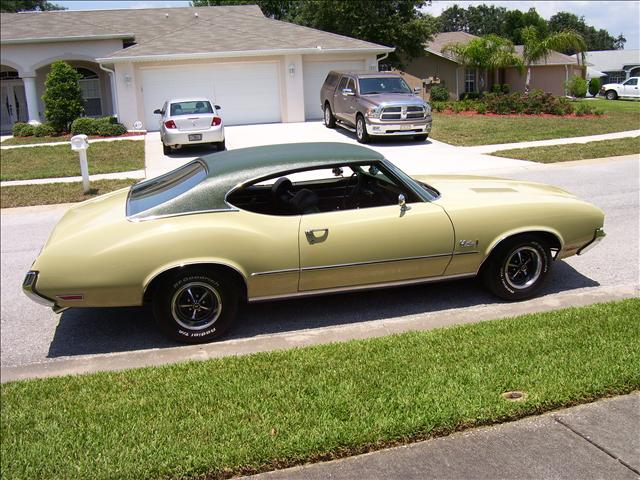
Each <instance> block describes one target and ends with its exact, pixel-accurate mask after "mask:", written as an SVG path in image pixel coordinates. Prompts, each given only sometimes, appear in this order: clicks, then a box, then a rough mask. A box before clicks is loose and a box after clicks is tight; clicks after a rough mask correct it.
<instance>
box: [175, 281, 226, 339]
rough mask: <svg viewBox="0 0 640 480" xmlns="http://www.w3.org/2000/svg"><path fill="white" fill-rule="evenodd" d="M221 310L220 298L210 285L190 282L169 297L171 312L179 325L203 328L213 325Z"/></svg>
mask: <svg viewBox="0 0 640 480" xmlns="http://www.w3.org/2000/svg"><path fill="white" fill-rule="evenodd" d="M221 312H222V298H221V297H220V293H218V291H217V290H216V289H215V287H213V286H212V285H210V284H208V283H204V282H191V283H187V284H185V285H183V286H182V287H180V288H179V289H178V290H177V291H176V293H175V294H174V295H173V297H172V299H171V313H172V315H173V318H174V320H175V321H176V323H178V324H179V325H180V326H181V327H184V328H186V329H188V330H204V329H205V328H208V327H210V326H211V325H213V324H214V323H215V322H216V320H218V317H219V316H220V313H221Z"/></svg>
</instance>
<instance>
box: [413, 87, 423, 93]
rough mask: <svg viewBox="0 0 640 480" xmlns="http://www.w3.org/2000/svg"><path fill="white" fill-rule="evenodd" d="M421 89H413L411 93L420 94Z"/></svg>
mask: <svg viewBox="0 0 640 480" xmlns="http://www.w3.org/2000/svg"><path fill="white" fill-rule="evenodd" d="M421 91H422V89H421V88H420V87H416V88H414V89H413V93H420V92H421Z"/></svg>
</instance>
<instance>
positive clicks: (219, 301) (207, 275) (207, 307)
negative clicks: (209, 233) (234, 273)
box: [153, 269, 240, 343]
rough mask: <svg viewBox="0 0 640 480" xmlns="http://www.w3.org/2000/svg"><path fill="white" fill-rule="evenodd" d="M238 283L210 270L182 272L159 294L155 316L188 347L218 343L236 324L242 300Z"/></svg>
mask: <svg viewBox="0 0 640 480" xmlns="http://www.w3.org/2000/svg"><path fill="white" fill-rule="evenodd" d="M236 283H237V282H236V281H234V279H233V278H231V277H229V276H228V275H224V274H223V273H220V272H216V271H210V270H207V269H192V270H184V271H178V272H177V273H175V274H174V275H172V276H170V277H167V278H166V279H165V281H164V282H163V283H162V285H160V287H159V288H158V289H157V290H156V293H155V295H154V299H153V313H154V316H155V318H156V322H157V323H158V326H159V327H160V329H161V330H162V331H163V332H164V333H165V334H166V335H167V336H169V337H170V338H172V339H174V340H177V341H179V342H184V343H204V342H210V341H212V340H215V339H217V338H219V337H221V336H222V335H224V333H226V332H227V330H229V328H230V327H231V325H232V324H233V321H234V320H235V317H236V314H237V311H238V304H239V301H240V298H239V294H238V291H239V288H238V286H237V285H236Z"/></svg>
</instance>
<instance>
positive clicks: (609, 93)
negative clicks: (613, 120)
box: [604, 90, 618, 100]
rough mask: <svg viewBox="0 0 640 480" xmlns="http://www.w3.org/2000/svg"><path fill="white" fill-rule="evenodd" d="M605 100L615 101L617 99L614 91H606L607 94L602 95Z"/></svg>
mask: <svg viewBox="0 0 640 480" xmlns="http://www.w3.org/2000/svg"><path fill="white" fill-rule="evenodd" d="M604 96H605V97H606V99H607V100H615V99H617V98H618V94H617V93H616V91H615V90H607V93H605V94H604Z"/></svg>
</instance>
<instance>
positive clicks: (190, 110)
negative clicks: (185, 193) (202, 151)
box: [153, 98, 225, 155]
mask: <svg viewBox="0 0 640 480" xmlns="http://www.w3.org/2000/svg"><path fill="white" fill-rule="evenodd" d="M218 110H220V107H219V106H218V105H214V104H213V103H212V102H210V101H209V100H208V99H206V98H189V99H173V100H167V101H166V102H164V105H163V106H162V108H159V109H157V110H154V112H153V113H155V114H156V115H160V138H161V139H162V149H163V151H164V154H165V155H167V154H168V153H171V151H172V150H173V149H178V148H182V147H183V146H184V145H195V144H203V143H210V144H213V145H216V147H217V148H218V150H224V149H225V141H224V125H223V124H222V118H221V117H220V115H218Z"/></svg>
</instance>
